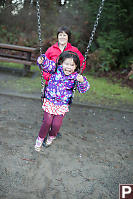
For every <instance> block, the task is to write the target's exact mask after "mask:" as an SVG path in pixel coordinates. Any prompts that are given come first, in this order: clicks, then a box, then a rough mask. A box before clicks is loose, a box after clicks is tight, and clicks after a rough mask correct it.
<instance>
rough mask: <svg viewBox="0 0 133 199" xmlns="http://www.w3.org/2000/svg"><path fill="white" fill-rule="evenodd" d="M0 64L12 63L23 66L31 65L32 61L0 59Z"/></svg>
mask: <svg viewBox="0 0 133 199" xmlns="http://www.w3.org/2000/svg"><path fill="white" fill-rule="evenodd" d="M0 62H12V63H18V64H24V65H31V64H32V61H26V60H19V59H12V58H6V57H0Z"/></svg>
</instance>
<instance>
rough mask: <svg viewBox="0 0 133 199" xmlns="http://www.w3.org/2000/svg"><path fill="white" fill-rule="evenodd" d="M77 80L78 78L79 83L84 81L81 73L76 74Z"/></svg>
mask: <svg viewBox="0 0 133 199" xmlns="http://www.w3.org/2000/svg"><path fill="white" fill-rule="evenodd" d="M77 80H78V81H79V82H80V83H82V82H83V81H84V78H83V76H82V75H79V74H78V76H77Z"/></svg>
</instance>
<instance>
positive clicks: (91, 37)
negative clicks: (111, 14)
mask: <svg viewBox="0 0 133 199" xmlns="http://www.w3.org/2000/svg"><path fill="white" fill-rule="evenodd" d="M104 1H105V0H101V4H100V7H99V10H98V14H97V17H96V21H95V23H94V26H93V30H92V32H91V36H90V39H89V42H88V46H87V48H86V52H85V56H84V60H83V63H82V66H81V67H80V73H79V74H81V73H82V71H83V67H84V64H85V62H86V60H87V57H88V52H89V50H90V47H91V44H92V41H93V39H94V35H95V32H96V29H97V26H98V22H99V19H100V16H101V13H102V10H103V6H104ZM64 3H65V0H61V5H64ZM36 8H37V22H38V23H37V24H38V39H39V46H40V55H41V54H42V48H41V46H42V40H41V23H40V3H39V0H37V1H36ZM75 91H76V84H75V86H74V89H73V94H72V99H73V98H74V93H75ZM43 96H44V81H43V71H42V70H41V99H42V98H43ZM72 99H71V103H72Z"/></svg>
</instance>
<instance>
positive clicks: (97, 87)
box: [77, 75, 133, 105]
mask: <svg viewBox="0 0 133 199" xmlns="http://www.w3.org/2000/svg"><path fill="white" fill-rule="evenodd" d="M86 77H87V79H88V81H89V83H90V85H91V87H90V90H89V91H88V92H87V93H85V94H82V97H79V95H80V94H78V93H77V97H78V98H79V100H80V101H81V102H82V101H87V102H93V103H96V104H106V105H109V104H111V105H117V104H118V103H119V102H121V103H123V104H125V103H128V104H133V90H132V89H131V88H128V87H122V86H121V85H120V83H115V84H114V83H112V82H111V81H109V80H107V79H105V78H96V77H94V76H90V75H86Z"/></svg>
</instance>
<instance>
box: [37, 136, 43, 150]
mask: <svg viewBox="0 0 133 199" xmlns="http://www.w3.org/2000/svg"><path fill="white" fill-rule="evenodd" d="M42 143H43V140H39V139H38V138H37V139H36V145H35V150H36V151H38V152H39V151H40V150H41V146H42Z"/></svg>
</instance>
